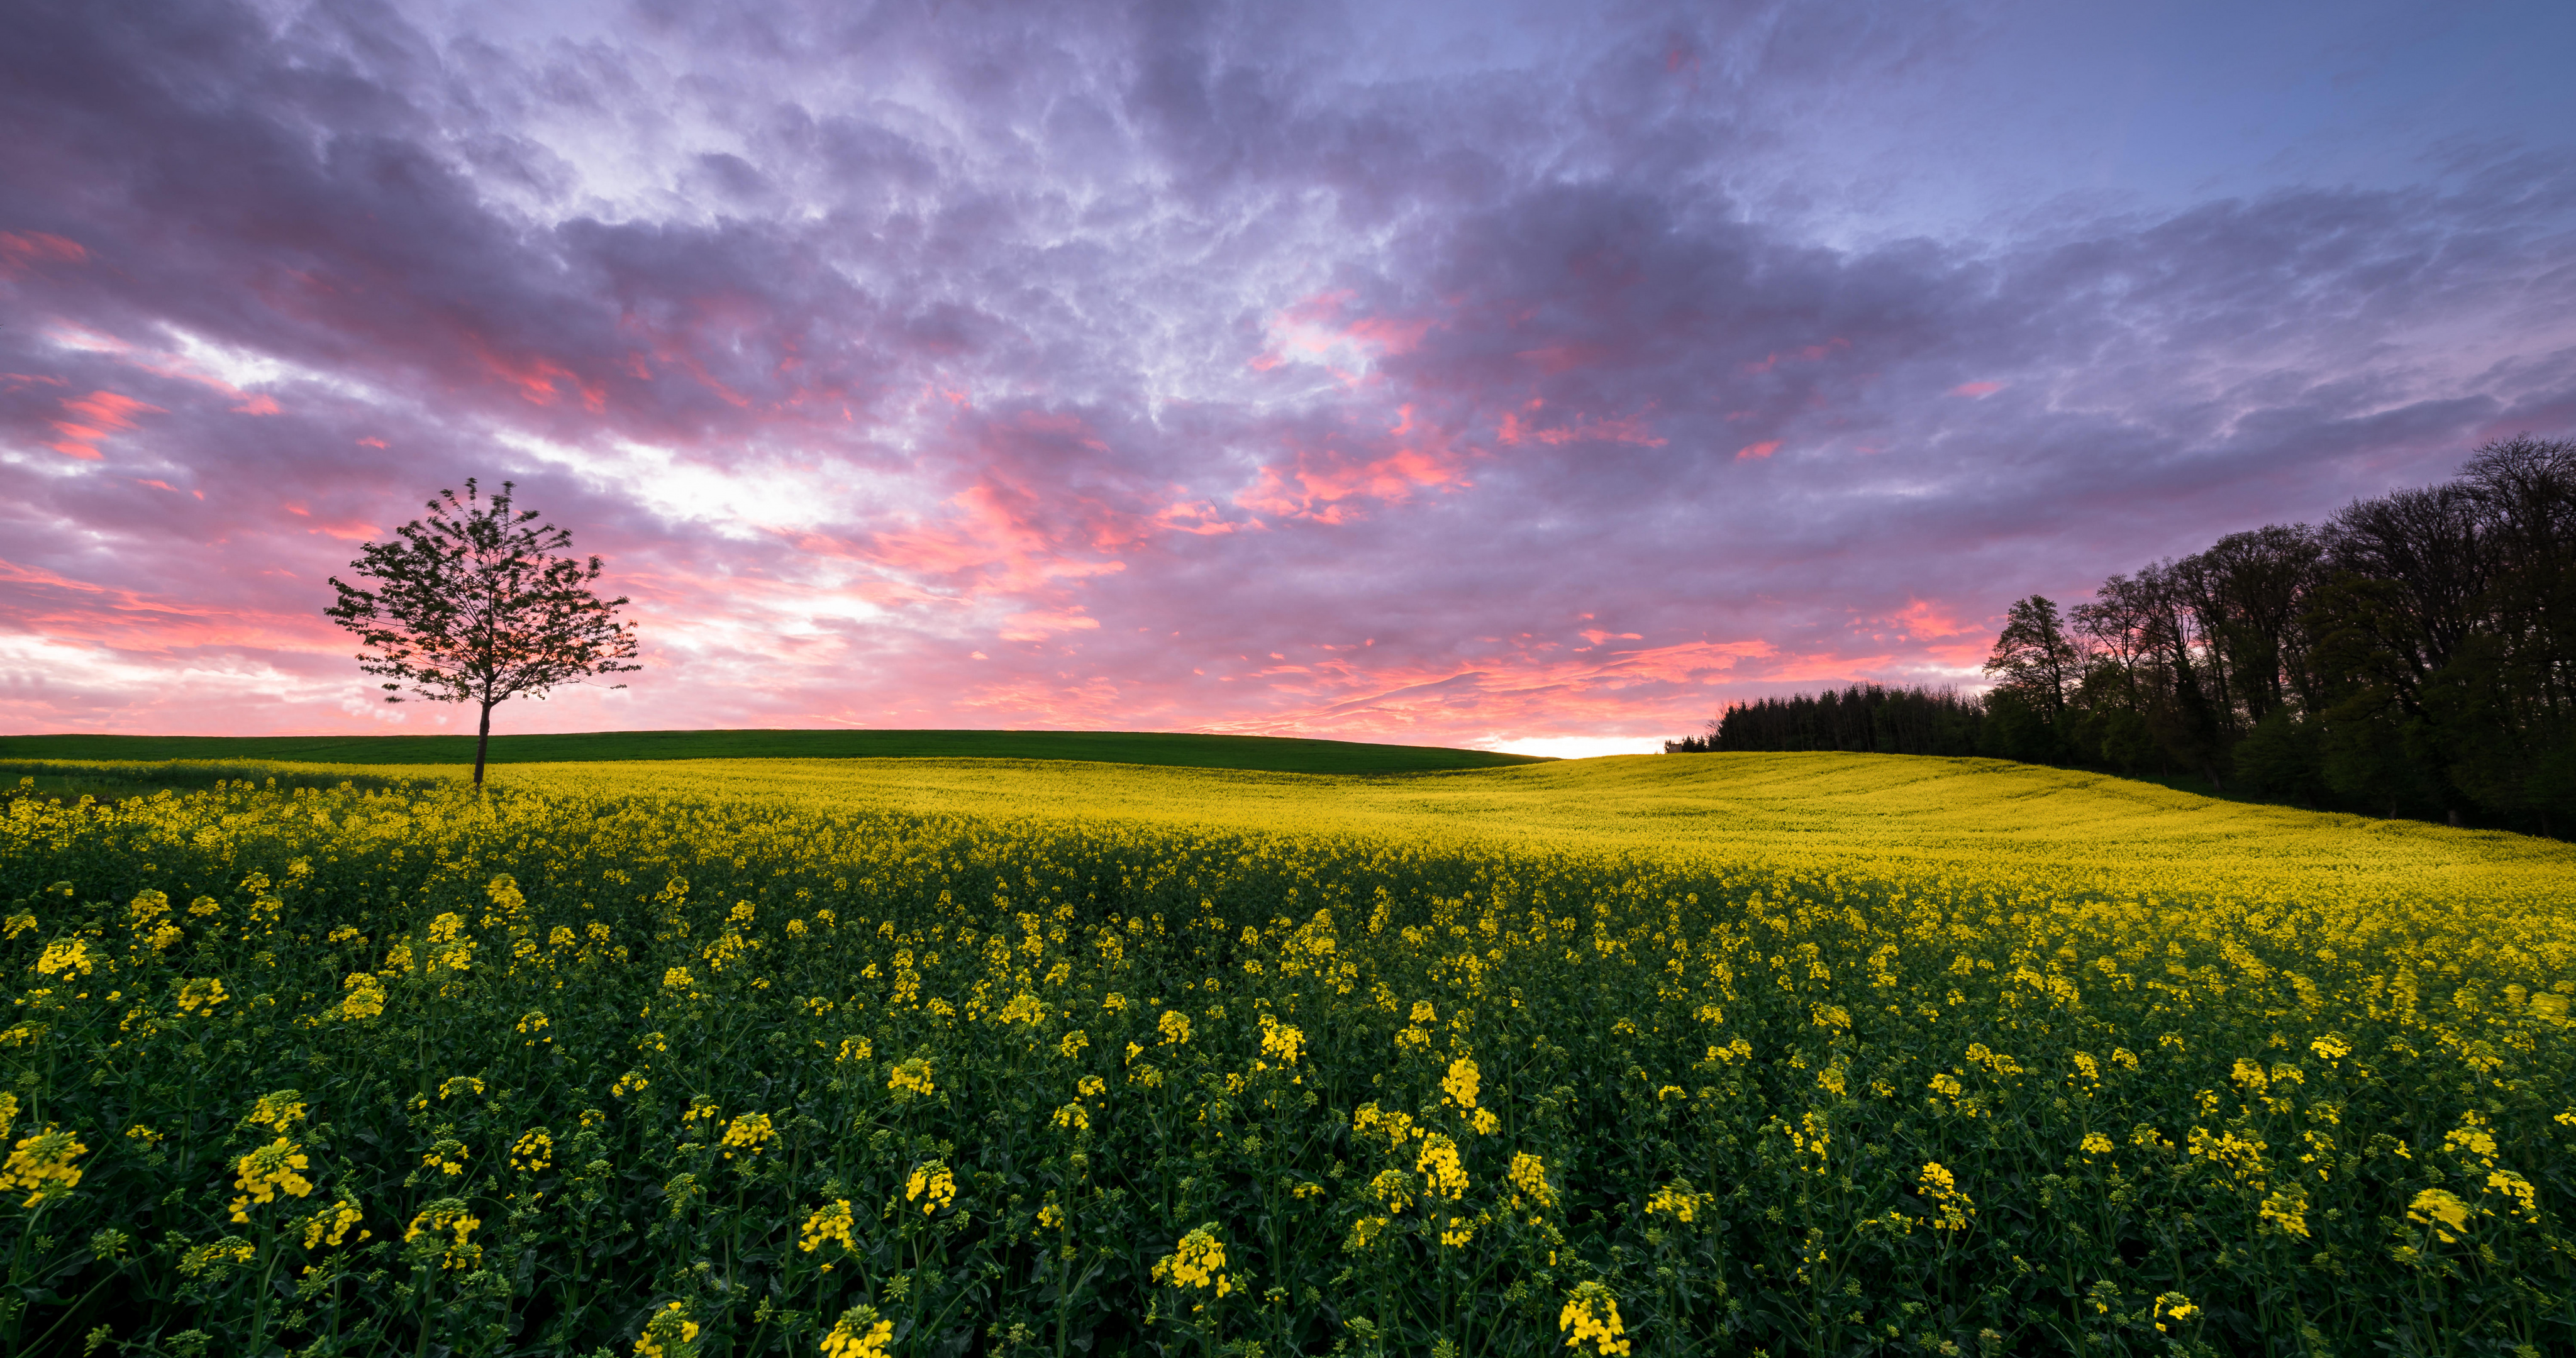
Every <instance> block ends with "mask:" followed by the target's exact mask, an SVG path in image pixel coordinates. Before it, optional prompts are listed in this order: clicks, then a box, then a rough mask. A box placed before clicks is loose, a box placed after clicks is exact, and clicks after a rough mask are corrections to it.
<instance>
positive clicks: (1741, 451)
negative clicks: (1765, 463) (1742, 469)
mask: <svg viewBox="0 0 2576 1358" xmlns="http://www.w3.org/2000/svg"><path fill="white" fill-rule="evenodd" d="M1778 451H1780V440H1778V439H1766V440H1764V441H1763V442H1760V443H1748V444H1746V445H1744V446H1743V447H1741V448H1738V449H1736V450H1735V460H1736V461H1738V462H1748V461H1751V460H1753V459H1755V458H1764V457H1769V456H1770V455H1772V454H1773V453H1776V452H1778Z"/></svg>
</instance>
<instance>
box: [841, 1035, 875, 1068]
mask: <svg viewBox="0 0 2576 1358" xmlns="http://www.w3.org/2000/svg"><path fill="white" fill-rule="evenodd" d="M876 1054H877V1047H876V1044H875V1043H873V1042H870V1041H868V1040H867V1039H866V1038H864V1037H845V1038H842V1039H841V1054H840V1057H839V1059H840V1060H841V1061H844V1062H850V1061H865V1060H867V1059H868V1058H869V1057H871V1056H874V1055H876Z"/></svg>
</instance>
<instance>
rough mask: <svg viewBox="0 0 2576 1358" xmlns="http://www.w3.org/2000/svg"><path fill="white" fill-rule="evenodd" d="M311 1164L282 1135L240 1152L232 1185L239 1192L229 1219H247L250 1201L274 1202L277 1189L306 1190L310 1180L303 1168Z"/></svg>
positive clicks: (288, 1191) (310, 1188)
mask: <svg viewBox="0 0 2576 1358" xmlns="http://www.w3.org/2000/svg"><path fill="white" fill-rule="evenodd" d="M311 1166H312V1162H311V1161H309V1160H308V1159H306V1158H305V1155H304V1152H303V1151H302V1150H301V1149H299V1148H298V1147H297V1146H296V1145H295V1143H294V1142H292V1141H289V1140H287V1139H286V1138H285V1137H282V1136H281V1137H279V1138H277V1139H276V1140H275V1141H272V1142H270V1143H268V1144H267V1145H265V1146H262V1147H260V1148H258V1149H257V1150H254V1151H252V1152H251V1153H250V1154H248V1155H245V1156H243V1157H242V1158H241V1160H240V1161H239V1162H238V1163H237V1164H236V1165H235V1166H234V1170H235V1172H236V1174H237V1177H236V1178H235V1179H234V1180H233V1187H235V1188H238V1189H240V1190H241V1192H242V1196H240V1197H237V1198H235V1199H233V1208H232V1210H233V1220H235V1221H248V1220H250V1206H251V1204H253V1203H271V1202H275V1201H277V1195H278V1194H280V1193H285V1194H288V1195H290V1196H293V1197H298V1198H301V1197H304V1196H306V1195H307V1194H310V1193H311V1192H312V1191H313V1181H312V1180H310V1179H307V1178H305V1177H304V1173H303V1171H305V1170H306V1169H309V1168H311Z"/></svg>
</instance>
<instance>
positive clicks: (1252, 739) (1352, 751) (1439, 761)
mask: <svg viewBox="0 0 2576 1358" xmlns="http://www.w3.org/2000/svg"><path fill="white" fill-rule="evenodd" d="M59 759H83V760H88V759H108V760H166V759H191V760H204V759H213V760H227V761H239V760H290V761H294V762H298V763H307V764H353V765H404V766H413V767H417V766H421V765H443V764H459V765H470V764H472V763H473V762H474V738H473V737H472V736H84V735H61V736H0V760H22V761H23V760H59ZM634 759H655V760H659V759H1021V760H1029V759H1079V760H1094V761H1099V762H1102V763H1112V764H1147V765H1159V766H1165V767H1182V768H1211V769H1267V770H1275V771H1280V772H1296V773H1384V772H1408V771H1419V770H1426V769H1475V768H1492V767H1497V766H1500V765H1507V764H1527V763H1535V762H1539V761H1537V760H1536V759H1534V758H1533V757H1532V756H1529V755H1518V754H1496V753H1494V752H1492V751H1488V750H1452V749H1444V748H1441V747H1438V746H1429V745H1367V744H1360V743H1357V742H1353V741H1346V740H1302V739H1292V738H1285V737H1276V736H1203V735H1179V734H1172V733H1167V732H1152V731H851V730H826V731H590V732H582V733H578V734H570V735H522V736H494V737H493V738H492V749H491V755H490V762H492V763H494V764H534V763H565V762H583V763H592V762H603V761H612V760H619V761H622V760H634Z"/></svg>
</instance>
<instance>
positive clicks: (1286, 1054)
mask: <svg viewBox="0 0 2576 1358" xmlns="http://www.w3.org/2000/svg"><path fill="white" fill-rule="evenodd" d="M1305 1050H1306V1031H1305V1030H1304V1029H1302V1028H1292V1027H1290V1026H1288V1025H1287V1024H1285V1023H1281V1022H1280V1021H1279V1020H1278V1019H1276V1018H1273V1017H1271V1016H1270V1015H1269V1014H1263V1015H1262V1016H1261V1054H1262V1055H1263V1056H1265V1057H1267V1058H1269V1059H1270V1060H1273V1061H1276V1062H1278V1063H1279V1064H1281V1065H1283V1066H1293V1065H1295V1064H1297V1058H1298V1056H1299V1055H1300V1054H1302V1053H1303V1052H1304V1051H1305Z"/></svg>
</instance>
